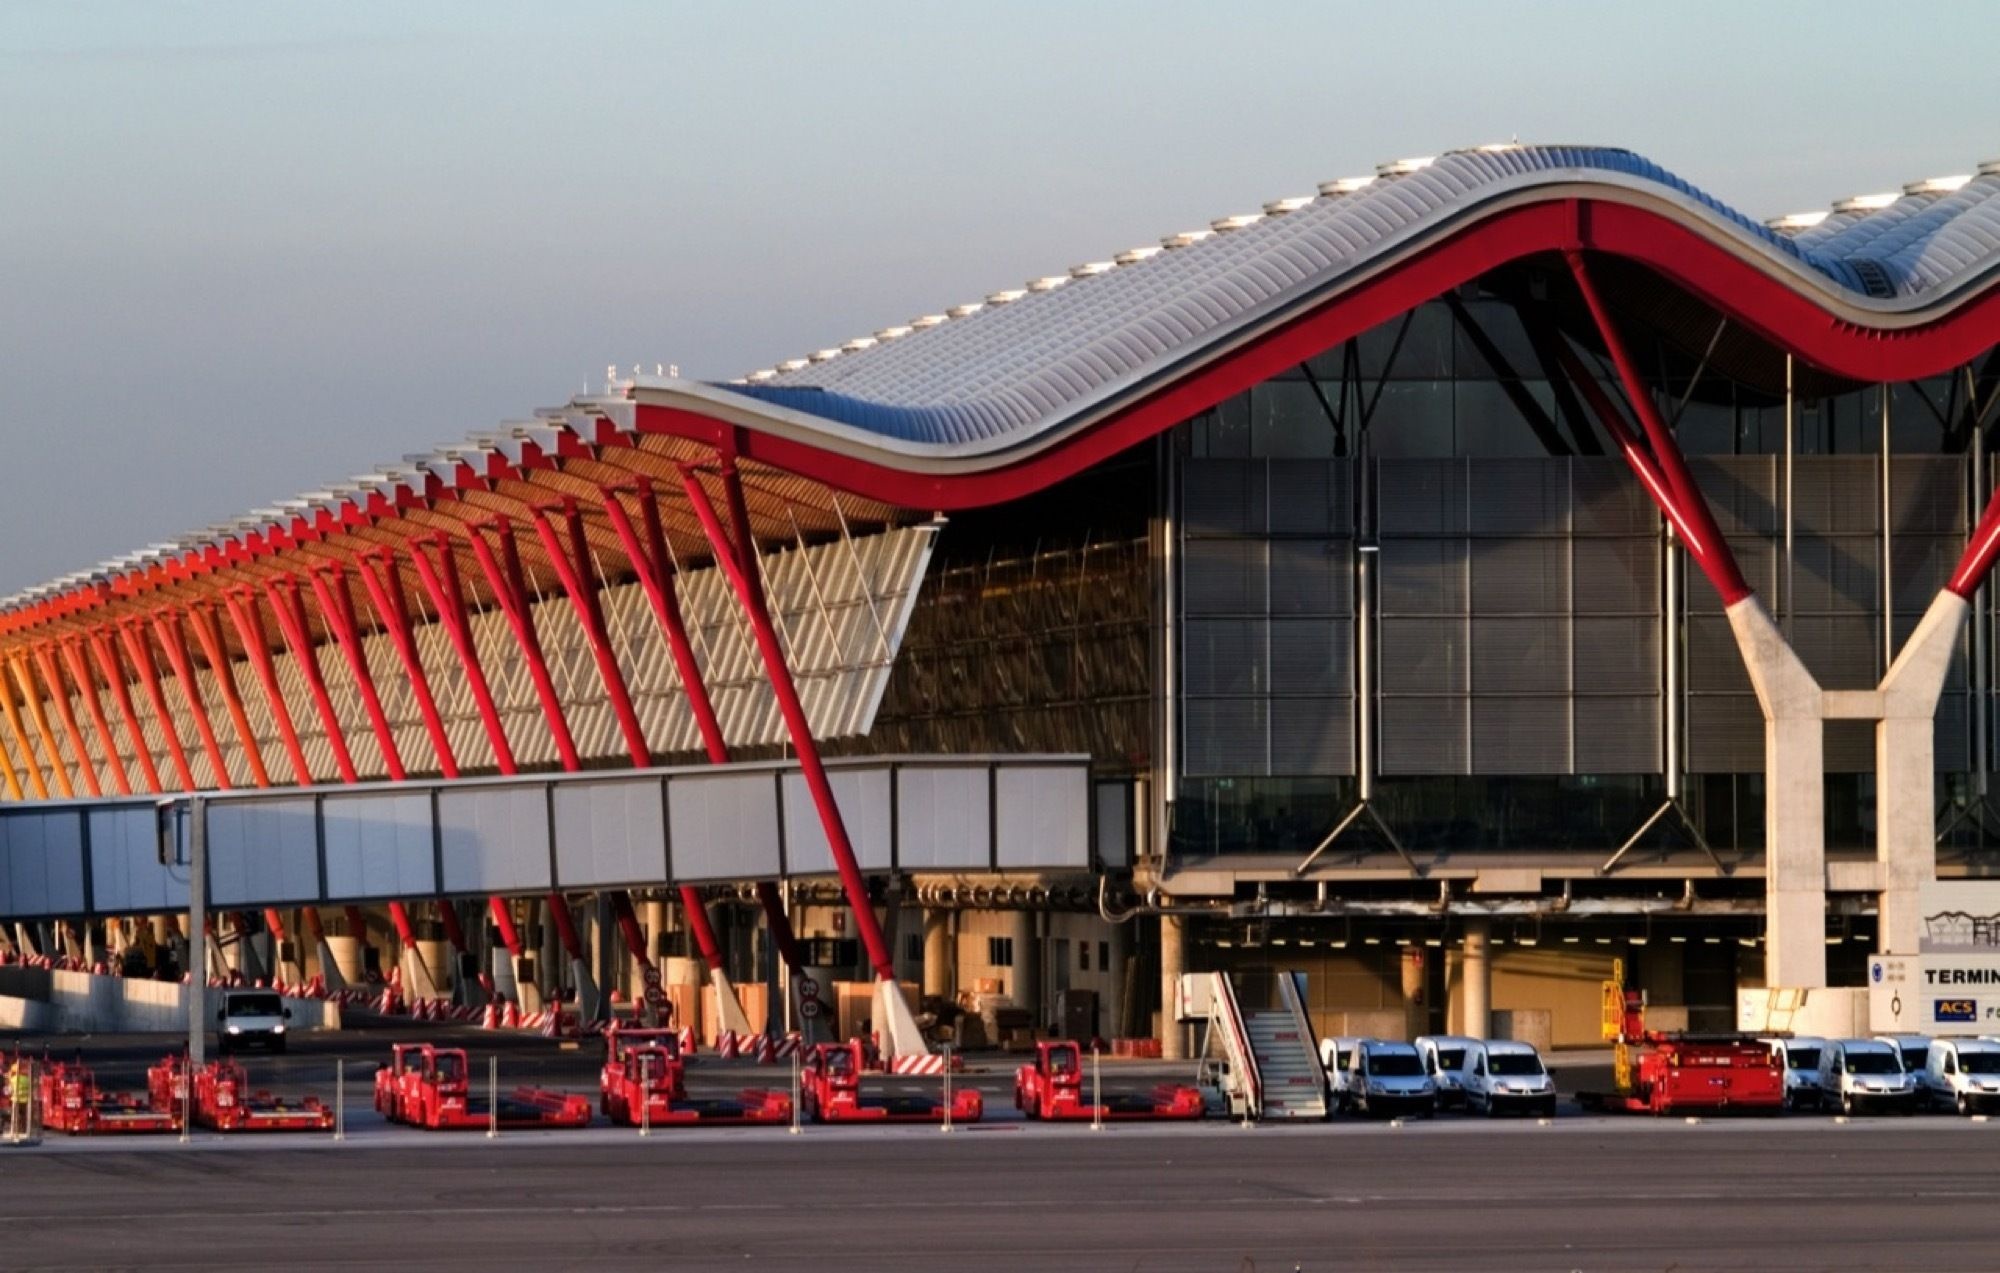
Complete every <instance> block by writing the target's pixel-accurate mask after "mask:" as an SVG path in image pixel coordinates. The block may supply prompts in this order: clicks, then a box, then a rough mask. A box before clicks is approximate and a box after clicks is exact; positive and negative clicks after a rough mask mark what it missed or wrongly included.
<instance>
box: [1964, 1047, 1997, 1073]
mask: <svg viewBox="0 0 2000 1273" xmlns="http://www.w3.org/2000/svg"><path fill="white" fill-rule="evenodd" d="M1958 1064H1959V1067H1960V1068H1961V1069H1963V1070H1964V1071H1965V1072H1966V1073H1967V1074H2000V1052H1961V1053H1959V1054H1958Z"/></svg>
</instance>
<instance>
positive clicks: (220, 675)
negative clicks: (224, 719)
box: [188, 605, 271, 787]
mask: <svg viewBox="0 0 2000 1273" xmlns="http://www.w3.org/2000/svg"><path fill="white" fill-rule="evenodd" d="M188 626H189V627H192V628H193V629H194V637H195V640H196V641H198V642H200V643H201V652H202V657H204V658H206V659H207V660H208V670H209V671H211V672H213V673H215V688H216V689H217V690H219V691H220V692H221V694H222V705H223V707H224V708H226V709H227V710H228V712H229V723H230V725H231V727H233V728H234V729H235V730H236V741H237V742H238V743H240V744H242V746H243V761H244V763H245V764H247V765H249V766H250V778H251V780H252V781H254V782H255V783H256V784H257V785H258V786H260V787H268V786H270V785H271V774H270V771H269V770H267V769H265V768H264V753H263V752H262V751H260V750H258V747H257V735H256V734H254V733H252V732H251V730H250V715H249V713H247V712H245V711H244V710H243V696H242V695H241V694H239V693H237V691H236V676H235V674H234V673H233V672H231V671H230V668H229V652H228V651H227V650H225V649H224V648H223V646H222V632H221V630H220V629H218V628H217V627H216V626H215V614H214V612H213V611H211V610H210V609H209V608H208V607H207V606H206V605H194V606H190V607H189V608H188Z"/></svg>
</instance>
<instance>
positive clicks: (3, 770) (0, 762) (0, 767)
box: [0, 739, 28, 800]
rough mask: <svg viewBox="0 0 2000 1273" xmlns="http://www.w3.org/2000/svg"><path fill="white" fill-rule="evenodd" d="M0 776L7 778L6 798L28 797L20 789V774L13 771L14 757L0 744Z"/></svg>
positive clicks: (23, 798) (24, 798)
mask: <svg viewBox="0 0 2000 1273" xmlns="http://www.w3.org/2000/svg"><path fill="white" fill-rule="evenodd" d="M16 741H18V739H17V740H16ZM0 777H4V778H5V779H6V780H7V797H8V799H10V800H26V799H27V798H28V797H27V795H26V794H25V793H24V792H23V791H22V790H21V777H20V775H19V774H17V773H15V772H14V758H13V757H12V756H10V755H8V754H7V749H6V748H5V747H4V746H0Z"/></svg>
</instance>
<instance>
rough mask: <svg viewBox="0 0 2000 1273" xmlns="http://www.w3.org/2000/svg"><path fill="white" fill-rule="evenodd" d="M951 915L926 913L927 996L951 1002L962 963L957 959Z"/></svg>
mask: <svg viewBox="0 0 2000 1273" xmlns="http://www.w3.org/2000/svg"><path fill="white" fill-rule="evenodd" d="M952 945H953V943H952V937H951V912H950V911H947V910H941V909H936V908H933V909H931V910H927V911H925V912H924V997H925V998H926V999H948V998H950V997H951V995H952V994H953V993H954V991H955V990H956V987H957V982H958V961H957V959H955V958H954V957H953V956H954V955H956V953H957V952H956V951H955V950H954V949H953V948H952Z"/></svg>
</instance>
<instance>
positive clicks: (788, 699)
mask: <svg viewBox="0 0 2000 1273" xmlns="http://www.w3.org/2000/svg"><path fill="white" fill-rule="evenodd" d="M680 472H681V486H682V488H683V489H684V490H686V492H687V497H688V503H689V504H690V505H692V506H693V508H694V512H695V516H696V517H698V518H699V519H700V520H701V528H702V531H703V532H704V533H705V534H706V535H707V536H708V542H709V545H710V546H711V547H712V548H713V549H714V550H715V560H716V564H718V565H719V566H721V567H722V572H723V574H724V575H726V576H727V577H728V579H729V583H730V586H731V587H732V588H734V589H735V591H736V599H737V601H738V602H739V603H741V605H742V607H743V612H744V614H745V615H746V616H747V617H748V619H749V620H750V630H751V632H752V633H753V634H754V635H755V637H756V640H757V651H758V653H759V654H760V655H761V656H762V658H763V662H764V672H765V675H766V676H768V677H769V678H770V681H771V693H772V696H773V697H775V698H776V699H777V700H778V711H779V712H780V714H782V715H783V716H784V718H785V729H786V731H787V732H788V733H789V734H790V736H791V740H792V750H793V751H795V752H797V753H798V757H799V770H800V772H801V773H802V774H803V775H804V777H805V780H806V789H807V790H809V791H810V792H812V798H813V804H814V805H815V806H817V808H818V810H819V819H820V825H821V827H822V828H823V829H824V830H825V832H826V840H827V847H828V848H829V849H831V850H832V852H833V862H834V866H835V867H836V868H837V869H838V870H839V872H840V884H841V887H842V888H843V889H844V890H845V891H846V893H847V903H848V905H849V906H850V907H851V908H852V909H853V911H854V925H855V927H856V929H858V930H859V931H860V934H861V943H862V945H863V946H865V947H866V948H867V950H868V960H869V962H870V963H871V964H873V965H874V968H875V975H876V976H877V977H879V978H880V979H882V980H883V981H894V980H895V979H896V965H895V962H894V960H893V959H892V958H891V956H890V952H889V943H888V942H887V941H886V940H884V938H883V936H882V926H881V925H880V924H879V923H877V922H876V919H875V908H874V906H873V905H872V904H870V902H869V900H868V881H867V879H866V878H864V877H863V876H862V874H861V865H860V863H858V862H857V861H856V860H855V858H854V846H853V844H852V843H851V842H849V840H848V838H847V825H846V823H845V822H844V821H843V820H842V819H841V816H840V805H839V804H838V803H837V802H836V801H835V799H834V795H833V784H832V783H830V782H829V781H828V780H827V776H826V767H825V766H824V765H822V764H821V763H820V758H819V746H818V744H817V743H816V742H814V740H813V734H812V724H811V722H810V721H808V720H807V719H806V709H805V705H804V704H802V703H801V702H800V701H799V694H798V689H797V687H796V686H794V685H793V684H792V672H791V669H790V668H789V667H787V666H786V664H785V651H784V648H783V647H782V646H781V645H780V644H779V643H778V633H777V630H776V629H775V628H773V627H772V626H771V615H770V611H769V609H768V608H767V606H766V605H765V601H764V593H763V589H762V588H760V587H759V586H758V585H757V582H756V579H755V574H754V570H753V569H751V567H753V566H754V564H755V554H756V544H755V541H754V540H752V539H751V537H750V525H749V519H748V517H747V516H746V515H745V514H744V512H743V505H742V490H741V487H740V485H739V484H738V482H737V477H736V467H735V465H734V464H733V463H731V462H730V461H728V460H727V459H725V460H724V461H723V464H722V481H723V489H724V492H725V493H726V495H727V497H728V500H729V509H730V518H731V520H732V521H733V522H734V523H735V529H736V536H737V540H738V541H739V543H740V551H741V554H742V558H744V559H748V560H747V561H746V560H743V559H739V557H738V550H736V549H732V547H731V544H730V538H729V535H728V533H727V532H725V531H724V530H723V528H722V522H721V520H720V519H719V518H717V516H716V514H715V505H714V504H712V503H710V502H709V498H708V492H707V491H706V490H705V489H704V488H703V487H702V484H701V479H700V478H698V477H696V476H695V474H694V471H693V470H692V469H689V468H687V467H686V466H685V465H683V466H682V467H681V470H680Z"/></svg>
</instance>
